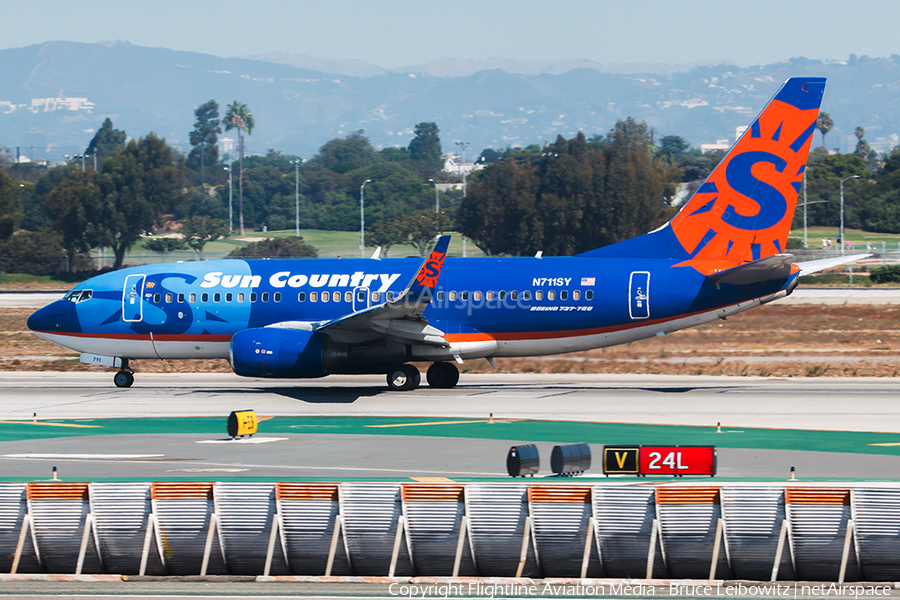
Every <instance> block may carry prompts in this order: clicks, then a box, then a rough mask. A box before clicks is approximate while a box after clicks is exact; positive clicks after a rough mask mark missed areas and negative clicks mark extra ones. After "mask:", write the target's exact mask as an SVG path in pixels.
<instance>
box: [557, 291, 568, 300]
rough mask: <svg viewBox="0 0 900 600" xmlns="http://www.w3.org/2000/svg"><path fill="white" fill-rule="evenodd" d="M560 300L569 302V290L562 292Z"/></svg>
mask: <svg viewBox="0 0 900 600" xmlns="http://www.w3.org/2000/svg"><path fill="white" fill-rule="evenodd" d="M559 299H560V300H568V299H569V291H568V290H563V291H561V292H560V293H559Z"/></svg>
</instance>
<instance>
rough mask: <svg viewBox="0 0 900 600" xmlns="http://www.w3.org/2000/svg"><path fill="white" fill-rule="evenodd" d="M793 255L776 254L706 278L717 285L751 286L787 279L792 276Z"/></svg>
mask: <svg viewBox="0 0 900 600" xmlns="http://www.w3.org/2000/svg"><path fill="white" fill-rule="evenodd" d="M793 262H794V255H793V254H774V255H772V256H767V257H765V258H761V259H759V260H754V261H753V262H749V263H746V264H743V265H740V266H737V267H733V268H731V269H725V270H724V271H719V272H717V273H711V274H710V275H707V276H706V278H707V279H709V280H710V281H714V282H716V283H727V284H730V285H750V284H751V283H763V282H764V281H776V280H779V279H787V278H788V276H789V275H790V274H791V265H792V264H793Z"/></svg>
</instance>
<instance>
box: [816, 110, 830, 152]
mask: <svg viewBox="0 0 900 600" xmlns="http://www.w3.org/2000/svg"><path fill="white" fill-rule="evenodd" d="M832 127H834V121H832V120H831V115H829V114H828V113H827V112H825V111H822V112H820V113H819V118H818V119H816V129H818V130H819V131H820V132H822V147H823V148H824V147H825V134H826V133H828V132H829V131H831V128H832Z"/></svg>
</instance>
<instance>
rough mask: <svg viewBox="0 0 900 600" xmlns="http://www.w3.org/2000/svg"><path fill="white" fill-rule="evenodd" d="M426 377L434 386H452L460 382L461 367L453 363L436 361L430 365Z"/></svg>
mask: <svg viewBox="0 0 900 600" xmlns="http://www.w3.org/2000/svg"><path fill="white" fill-rule="evenodd" d="M425 379H427V380H428V385H430V386H431V387H433V388H452V387H453V386H455V385H456V384H457V383H459V369H457V368H456V365H454V364H453V363H448V362H438V363H434V364H433V365H431V366H430V367H428V372H427V373H426V374H425Z"/></svg>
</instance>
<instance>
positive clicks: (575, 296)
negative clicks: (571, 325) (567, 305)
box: [572, 290, 581, 300]
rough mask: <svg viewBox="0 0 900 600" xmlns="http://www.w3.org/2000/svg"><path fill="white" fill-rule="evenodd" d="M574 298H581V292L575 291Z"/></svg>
mask: <svg viewBox="0 0 900 600" xmlns="http://www.w3.org/2000/svg"><path fill="white" fill-rule="evenodd" d="M572 300H581V292H580V291H578V290H575V291H573V292H572Z"/></svg>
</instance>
